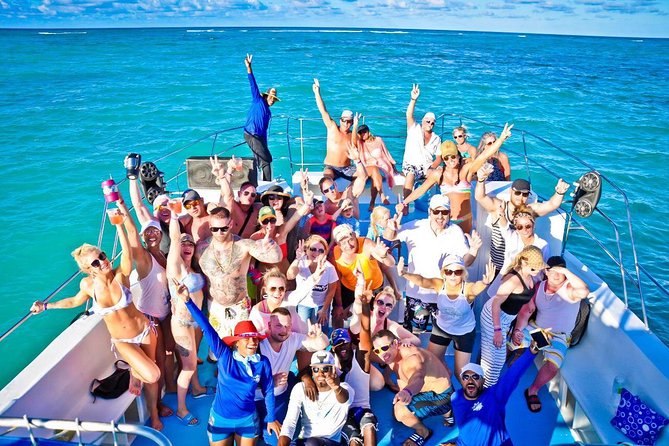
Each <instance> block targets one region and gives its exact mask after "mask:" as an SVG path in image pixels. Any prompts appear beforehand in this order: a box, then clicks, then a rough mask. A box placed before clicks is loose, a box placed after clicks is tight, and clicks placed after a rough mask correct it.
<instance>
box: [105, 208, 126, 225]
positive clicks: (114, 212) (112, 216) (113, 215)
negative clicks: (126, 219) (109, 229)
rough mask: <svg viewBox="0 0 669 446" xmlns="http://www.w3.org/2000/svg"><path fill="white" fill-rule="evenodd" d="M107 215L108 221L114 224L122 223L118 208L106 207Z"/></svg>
mask: <svg viewBox="0 0 669 446" xmlns="http://www.w3.org/2000/svg"><path fill="white" fill-rule="evenodd" d="M107 217H109V223H111V224H112V225H114V226H116V225H120V224H121V223H123V215H121V211H119V210H118V208H112V209H107Z"/></svg>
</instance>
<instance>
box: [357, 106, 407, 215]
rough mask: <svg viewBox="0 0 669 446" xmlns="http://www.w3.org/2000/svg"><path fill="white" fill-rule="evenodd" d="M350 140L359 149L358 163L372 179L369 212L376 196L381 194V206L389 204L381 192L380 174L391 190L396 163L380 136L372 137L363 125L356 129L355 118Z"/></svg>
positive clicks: (381, 181) (381, 180) (393, 183)
mask: <svg viewBox="0 0 669 446" xmlns="http://www.w3.org/2000/svg"><path fill="white" fill-rule="evenodd" d="M351 139H352V141H351V142H352V144H353V145H354V146H355V147H358V148H359V151H360V162H361V163H362V164H363V165H364V166H365V168H366V169H367V174H368V175H369V176H370V177H371V178H372V190H371V198H370V201H369V210H370V211H371V210H372V209H374V204H375V202H376V196H377V195H378V194H381V202H382V203H383V204H390V201H389V200H388V197H387V196H386V194H385V193H384V192H383V177H382V176H381V172H383V174H384V176H385V177H386V182H387V183H388V187H390V188H391V189H392V188H393V186H394V185H395V178H394V177H393V175H394V173H395V172H396V169H395V164H396V162H395V160H394V159H393V157H392V155H391V154H390V152H388V149H387V148H386V144H385V143H384V142H383V139H381V137H380V136H374V135H373V134H372V132H370V130H369V127H368V126H366V125H365V124H363V125H361V126H360V127H358V119H357V117H356V118H355V119H354V123H353V131H352V132H351Z"/></svg>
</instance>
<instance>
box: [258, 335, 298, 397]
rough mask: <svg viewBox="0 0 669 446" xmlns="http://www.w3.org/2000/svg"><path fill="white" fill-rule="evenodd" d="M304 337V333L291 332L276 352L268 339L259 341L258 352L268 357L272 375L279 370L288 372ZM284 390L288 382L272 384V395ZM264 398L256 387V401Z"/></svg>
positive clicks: (286, 388)
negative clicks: (281, 384)
mask: <svg viewBox="0 0 669 446" xmlns="http://www.w3.org/2000/svg"><path fill="white" fill-rule="evenodd" d="M305 339H307V335H305V334H302V333H291V334H290V336H288V339H286V340H285V341H283V342H282V343H281V348H280V349H279V351H278V352H277V351H274V349H273V348H272V346H271V345H270V343H269V340H267V339H263V340H262V341H260V353H261V354H262V355H263V356H265V357H266V358H267V359H269V363H270V365H271V366H272V375H276V374H277V373H281V372H284V373H288V372H289V371H290V366H291V364H292V363H293V360H294V359H295V353H296V352H297V351H298V350H300V349H301V348H302V342H304V340H305ZM286 390H288V384H284V385H283V386H274V395H275V396H279V395H281V394H282V393H283V392H285V391H286ZM264 399H265V397H264V396H263V394H262V392H261V391H260V389H259V388H258V389H257V390H256V401H258V400H264Z"/></svg>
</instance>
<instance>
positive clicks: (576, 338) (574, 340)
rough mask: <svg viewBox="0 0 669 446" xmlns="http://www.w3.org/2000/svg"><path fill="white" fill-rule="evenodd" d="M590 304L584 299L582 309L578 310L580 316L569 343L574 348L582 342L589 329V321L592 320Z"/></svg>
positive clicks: (577, 318) (577, 317) (581, 304)
mask: <svg viewBox="0 0 669 446" xmlns="http://www.w3.org/2000/svg"><path fill="white" fill-rule="evenodd" d="M590 310H591V307H590V302H589V301H588V299H582V300H581V303H580V307H579V308H578V314H577V315H576V323H575V324H574V329H573V330H572V331H571V341H569V346H570V347H573V346H575V345H577V344H578V343H579V342H581V339H582V338H583V335H584V334H585V330H586V329H587V328H588V320H590Z"/></svg>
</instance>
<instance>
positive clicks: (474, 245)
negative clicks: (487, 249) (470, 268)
mask: <svg viewBox="0 0 669 446" xmlns="http://www.w3.org/2000/svg"><path fill="white" fill-rule="evenodd" d="M465 237H466V238H467V242H469V247H470V248H471V249H474V250H476V251H478V250H479V248H480V247H481V246H483V240H481V236H480V235H479V233H478V231H476V229H474V230H472V234H471V235H469V234H467V233H465Z"/></svg>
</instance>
